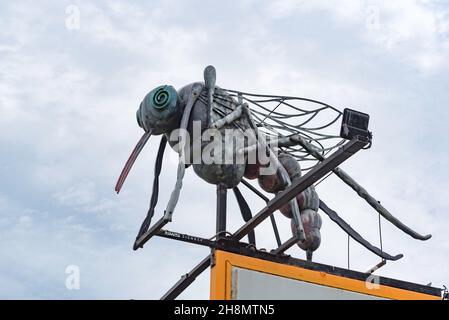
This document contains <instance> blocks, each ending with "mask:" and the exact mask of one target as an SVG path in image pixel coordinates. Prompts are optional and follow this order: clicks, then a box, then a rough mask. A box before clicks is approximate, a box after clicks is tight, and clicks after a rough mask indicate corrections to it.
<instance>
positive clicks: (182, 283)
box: [161, 254, 212, 300]
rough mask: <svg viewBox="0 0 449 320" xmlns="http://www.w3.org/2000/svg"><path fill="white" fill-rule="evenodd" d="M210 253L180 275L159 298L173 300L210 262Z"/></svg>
mask: <svg viewBox="0 0 449 320" xmlns="http://www.w3.org/2000/svg"><path fill="white" fill-rule="evenodd" d="M211 258H212V254H210V255H208V256H207V257H206V258H204V259H203V260H202V261H201V262H200V263H199V264H198V265H196V266H195V268H193V269H192V271H190V272H189V273H187V274H185V275H184V276H182V277H181V279H180V280H179V281H178V282H176V284H175V285H174V286H173V287H171V288H170V290H168V291H167V293H165V294H164V295H163V296H162V298H161V300H174V299H176V298H177V297H178V296H179V295H180V294H181V293H182V292H183V291H184V290H185V289H186V288H187V287H188V286H189V285H191V284H192V282H193V281H195V279H196V278H197V277H198V276H199V275H200V274H201V273H203V271H204V270H206V269H207V268H208V267H209V266H210V264H211Z"/></svg>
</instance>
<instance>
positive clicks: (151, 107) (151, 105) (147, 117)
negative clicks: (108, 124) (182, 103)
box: [137, 85, 182, 135]
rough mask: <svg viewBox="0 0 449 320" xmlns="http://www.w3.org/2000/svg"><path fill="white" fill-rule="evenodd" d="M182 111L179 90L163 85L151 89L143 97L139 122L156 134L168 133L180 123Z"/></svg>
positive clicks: (138, 114) (139, 111) (138, 112)
mask: <svg viewBox="0 0 449 320" xmlns="http://www.w3.org/2000/svg"><path fill="white" fill-rule="evenodd" d="M181 113H182V110H181V109H180V108H179V107H178V93H177V91H176V90H175V88H173V87H172V86H168V85H163V86H159V87H157V88H155V89H153V90H151V91H150V92H149V93H148V94H147V95H146V97H145V98H144V99H143V101H142V103H141V104H140V107H139V109H138V110H137V123H138V124H139V126H140V127H142V128H143V129H144V130H145V131H151V132H152V133H153V134H155V135H157V134H162V133H167V132H169V131H171V130H173V129H174V128H176V127H177V126H178V125H179V121H180V117H181Z"/></svg>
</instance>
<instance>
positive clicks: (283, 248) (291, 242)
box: [271, 237, 298, 254]
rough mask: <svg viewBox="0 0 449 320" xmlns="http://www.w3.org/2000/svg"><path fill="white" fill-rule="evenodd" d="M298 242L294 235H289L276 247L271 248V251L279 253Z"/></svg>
mask: <svg viewBox="0 0 449 320" xmlns="http://www.w3.org/2000/svg"><path fill="white" fill-rule="evenodd" d="M297 242H298V239H297V238H296V237H291V238H290V239H288V240H287V241H286V242H285V243H283V244H281V245H280V246H279V247H278V248H277V249H275V250H272V251H271V253H274V254H281V253H284V252H285V251H287V250H288V249H290V248H291V247H293V246H294V245H295V244H296V243H297Z"/></svg>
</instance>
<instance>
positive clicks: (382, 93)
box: [0, 0, 449, 299]
mask: <svg viewBox="0 0 449 320" xmlns="http://www.w3.org/2000/svg"><path fill="white" fill-rule="evenodd" d="M209 64H213V65H214V66H215V67H216V69H217V84H218V85H220V86H223V87H226V88H235V89H239V90H243V91H249V92H260V93H267V94H268V93H271V94H285V95H299V96H305V97H310V98H316V99H319V100H323V101H326V102H328V103H331V104H333V105H336V106H338V107H339V108H341V109H343V108H345V107H351V108H355V109H358V110H361V111H364V112H367V113H369V114H370V115H371V123H370V129H371V130H372V131H373V134H374V140H373V147H372V148H371V149H370V150H368V151H362V152H360V153H358V154H357V155H356V156H355V157H353V158H351V159H350V160H348V161H347V162H346V163H345V164H343V165H342V167H343V168H344V169H345V170H346V171H347V172H348V173H350V174H351V175H352V176H354V177H355V178H356V179H357V180H358V181H359V182H360V183H361V184H362V185H363V186H365V187H366V188H367V189H368V190H369V191H370V192H371V193H372V194H373V195H374V196H375V197H377V198H378V199H379V200H381V201H382V204H383V205H384V206H386V207H387V208H389V209H390V210H391V212H393V213H394V214H395V215H396V216H397V217H399V218H400V219H401V220H402V221H404V222H405V223H406V224H408V225H410V226H412V227H413V228H414V229H416V230H418V231H419V232H421V233H424V234H427V233H431V234H432V235H433V237H432V239H431V240H429V241H426V242H421V241H417V240H414V239H412V238H410V237H409V236H408V235H406V234H404V233H402V232H401V231H400V230H398V229H396V228H395V227H393V226H392V225H391V224H389V223H388V222H387V221H385V220H384V221H383V222H382V228H383V229H382V232H383V240H384V249H385V250H386V251H388V252H389V253H391V254H397V253H403V254H404V258H403V259H401V260H399V261H397V262H391V263H390V262H388V263H387V265H386V266H385V267H383V268H382V269H381V270H379V271H378V274H380V275H384V276H388V277H393V278H398V279H402V280H407V281H412V282H417V283H421V284H427V283H430V282H432V284H433V285H434V286H437V287H442V286H443V285H444V284H446V285H447V284H449V275H448V274H449V273H448V271H449V232H448V230H449V216H448V214H449V204H448V197H449V182H448V180H449V169H448V167H449V141H448V140H449V139H448V136H449V129H448V125H447V122H448V120H449V117H448V116H449V111H448V101H449V90H448V89H449V73H448V71H449V1H443V0H442V1H431V0H427V1H412V0H399V1H376V0H370V1H355V0H344V1H343V0H342V1H329V0H326V1H324V0H323V1H312V0H309V1H305V0H303V1H299V0H298V1H293V0H292V1H289V0H285V1H260V0H257V1H255V0H254V1H252V0H246V1H239V2H237V1H207V2H204V1H133V2H131V1H117V0H115V1H92V2H89V3H88V2H86V1H73V2H68V1H44V0H43V1H2V2H1V3H0V151H1V156H0V179H1V187H0V298H27V299H28V298H32V299H48V298H51V299H58V298H64V299H80V298H87V299H92V298H100V299H104V298H112V299H117V298H120V299H147V298H148V299H158V298H160V297H161V296H162V294H163V293H165V291H166V290H168V289H169V288H170V287H171V286H172V285H173V284H174V283H175V282H176V281H177V280H178V279H179V277H180V276H181V275H182V274H185V273H186V272H188V271H189V270H190V269H191V268H192V267H193V266H194V265H195V264H196V263H197V262H198V261H200V260H201V259H202V258H203V257H204V256H206V255H207V254H208V249H207V248H203V247H196V246H193V245H189V244H182V243H179V242H173V241H169V240H163V239H152V240H151V241H150V242H149V243H148V244H147V245H146V246H145V248H144V249H143V250H139V251H133V250H132V244H133V242H134V239H135V236H136V233H137V230H138V227H139V226H140V223H141V221H142V219H143V217H144V215H145V214H146V210H147V208H148V202H149V195H150V192H151V184H152V177H153V163H154V158H155V153H156V150H157V147H158V142H159V138H157V137H152V138H151V139H150V143H149V144H148V145H147V147H146V149H145V150H144V151H143V152H142V155H141V157H140V158H139V159H138V161H137V163H136V165H135V167H134V169H133V171H132V172H131V174H130V176H129V178H128V180H127V182H126V183H125V185H124V188H123V191H122V193H121V194H120V195H119V196H118V195H116V194H115V192H114V185H115V181H116V179H117V177H118V175H119V173H120V170H121V168H122V166H123V164H124V162H125V161H126V159H127V157H128V155H129V153H130V151H131V149H132V147H133V146H134V144H135V143H136V141H137V140H138V138H139V137H140V135H141V133H142V131H141V129H140V128H139V127H138V126H137V123H136V120H135V111H136V109H137V107H138V105H139V103H140V101H141V100H142V98H143V97H144V96H145V95H146V93H147V92H149V91H150V90H151V89H153V88H154V87H156V86H158V85H161V84H171V85H173V86H175V87H176V88H179V87H181V86H183V85H185V84H188V83H190V82H193V81H200V80H201V79H202V73H203V69H204V67H205V66H207V65H209ZM167 154H169V155H170V156H167V159H168V161H166V163H165V164H164V170H163V174H162V181H161V187H160V190H161V192H160V193H161V194H160V199H159V206H158V207H157V210H156V215H157V216H160V215H161V214H162V211H163V208H164V206H165V204H166V202H167V200H168V196H169V193H170V192H171V190H172V187H173V185H174V181H175V175H176V171H175V170H176V167H175V166H176V161H177V155H176V154H175V153H174V152H173V151H172V150H167ZM317 191H318V192H319V194H320V197H321V198H322V199H323V200H325V201H326V203H327V204H328V205H329V206H330V207H332V208H334V209H335V210H336V211H338V213H339V214H340V215H341V216H342V217H344V218H345V219H346V220H347V221H348V222H349V223H350V224H351V226H353V227H354V228H355V229H356V230H358V231H359V232H360V233H361V234H362V235H363V236H364V237H365V238H367V239H368V240H369V241H371V242H372V243H373V244H375V245H379V235H378V229H377V219H378V216H377V214H376V213H375V212H374V211H373V210H372V209H371V208H370V207H369V206H368V205H366V204H365V203H364V202H363V201H362V200H360V199H359V198H358V197H357V196H356V194H355V193H354V192H353V191H352V190H350V189H349V188H348V187H347V186H346V185H344V184H343V183H342V182H340V181H339V180H337V179H335V178H334V177H331V178H329V179H328V180H326V182H325V183H322V184H321V185H320V186H319V187H318V189H317ZM245 195H247V196H248V199H249V201H250V204H251V207H252V209H253V211H257V209H260V208H262V207H263V203H262V202H261V201H260V200H259V199H257V198H254V197H253V196H252V195H250V194H247V193H245ZM214 196H215V188H214V186H212V185H209V184H207V183H205V182H203V181H202V180H200V179H199V178H198V177H196V176H195V175H194V174H193V172H192V170H191V169H190V170H188V171H187V175H186V178H185V182H184V187H183V190H182V193H181V198H180V201H179V204H178V208H177V210H176V211H175V214H174V222H173V223H172V224H171V225H170V226H169V228H170V229H172V230H176V231H180V232H186V233H191V234H195V235H199V236H204V237H211V236H212V235H213V234H214V231H215V199H214ZM231 196H232V193H231V194H230V196H229V218H228V220H229V223H228V225H229V231H231V232H232V231H234V230H235V229H236V228H238V227H239V226H240V225H241V224H242V219H241V217H240V214H239V212H238V209H237V206H236V204H235V201H234V199H233V197H231ZM276 217H277V221H278V224H279V225H280V228H281V233H282V234H281V237H282V239H283V240H287V239H288V238H289V237H290V231H289V220H287V219H285V218H284V217H283V216H282V215H280V214H279V213H277V214H276ZM322 218H323V227H322V245H321V247H320V248H319V249H318V251H317V252H316V254H315V255H314V259H315V261H317V262H321V263H326V264H331V265H336V266H341V267H346V266H347V236H346V234H345V233H343V231H341V230H340V229H339V228H338V227H337V226H336V225H335V224H334V223H333V222H332V221H330V220H329V219H328V218H327V216H324V215H323V214H322ZM256 236H257V240H258V246H259V247H262V248H267V249H271V248H273V247H274V239H273V235H272V231H271V229H270V225H269V224H267V223H264V224H262V226H261V227H260V228H259V229H258V231H257V232H256ZM350 246H351V247H350V252H351V256H350V264H351V265H350V266H351V268H352V269H355V270H359V271H366V270H368V269H369V268H370V267H372V266H373V265H375V264H376V263H378V262H379V261H380V259H379V258H378V257H376V256H374V255H373V254H371V253H370V252H368V251H367V250H366V249H365V248H363V247H361V246H359V245H358V244H356V243H354V242H352V243H351V245H350ZM288 253H289V254H291V255H294V256H296V257H299V258H304V257H305V254H304V252H303V251H301V250H300V249H298V248H292V249H291V250H290V251H288ZM68 266H75V267H77V268H79V271H80V288H79V289H78V290H76V289H74V290H69V289H67V288H66V280H67V276H68V274H66V269H67V267H68ZM67 270H68V271H70V268H69V269H67ZM208 296H209V272H205V273H204V274H203V275H202V276H201V277H200V278H199V279H198V281H197V282H196V283H195V284H194V285H192V286H191V287H190V288H189V289H188V290H187V291H186V292H185V293H184V294H183V295H182V296H181V298H200V299H207V298H208Z"/></svg>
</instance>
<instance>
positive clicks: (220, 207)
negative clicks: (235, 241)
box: [216, 184, 228, 239]
mask: <svg viewBox="0 0 449 320" xmlns="http://www.w3.org/2000/svg"><path fill="white" fill-rule="evenodd" d="M227 193H228V190H227V188H226V186H225V185H224V184H218V185H217V221H216V224H217V227H216V235H217V239H220V238H222V237H225V236H226V202H227Z"/></svg>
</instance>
